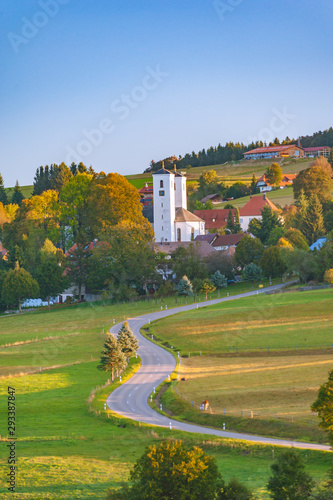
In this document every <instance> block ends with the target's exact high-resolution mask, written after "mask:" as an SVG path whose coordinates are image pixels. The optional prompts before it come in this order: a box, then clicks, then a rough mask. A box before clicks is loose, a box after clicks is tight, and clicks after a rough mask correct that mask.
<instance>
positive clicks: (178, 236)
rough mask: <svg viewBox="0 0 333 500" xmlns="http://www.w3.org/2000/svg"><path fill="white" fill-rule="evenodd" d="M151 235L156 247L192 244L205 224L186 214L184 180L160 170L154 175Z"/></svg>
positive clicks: (203, 231) (181, 176)
mask: <svg viewBox="0 0 333 500" xmlns="http://www.w3.org/2000/svg"><path fill="white" fill-rule="evenodd" d="M153 190H154V205H153V206H154V232H155V241H156V242H157V243H164V242H173V241H192V240H194V238H195V237H196V236H198V235H199V234H205V222H204V221H203V220H202V219H200V218H199V217H197V216H196V215H194V214H192V213H191V212H189V211H188V210H187V196H186V177H185V176H184V175H181V174H179V173H178V172H170V171H169V170H166V169H165V168H164V165H163V167H162V168H161V169H160V170H158V171H157V172H154V173H153Z"/></svg>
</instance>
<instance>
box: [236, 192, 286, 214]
mask: <svg viewBox="0 0 333 500" xmlns="http://www.w3.org/2000/svg"><path fill="white" fill-rule="evenodd" d="M265 206H268V207H270V208H271V209H272V210H278V208H277V207H276V206H275V205H274V203H272V202H271V201H270V200H269V199H268V198H267V196H265V195H263V196H261V195H260V196H253V197H252V198H251V199H250V200H249V201H248V202H247V203H246V205H244V207H243V208H241V209H240V211H239V214H240V216H241V217H242V216H245V217H246V216H250V217H256V216H258V215H261V210H262V209H263V208H264V207H265Z"/></svg>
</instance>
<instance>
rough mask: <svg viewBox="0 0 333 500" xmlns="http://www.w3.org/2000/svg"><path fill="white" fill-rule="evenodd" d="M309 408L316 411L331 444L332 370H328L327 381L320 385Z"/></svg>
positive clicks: (332, 408) (332, 437)
mask: <svg viewBox="0 0 333 500" xmlns="http://www.w3.org/2000/svg"><path fill="white" fill-rule="evenodd" d="M311 410H312V411H316V412H317V413H318V415H319V418H320V419H321V423H320V427H322V428H323V429H325V431H327V433H328V438H329V442H330V444H331V446H333V370H331V371H330V372H329V375H328V381H327V382H325V383H324V384H322V385H321V386H320V388H319V392H318V396H317V399H316V401H315V402H314V403H313V404H312V406H311Z"/></svg>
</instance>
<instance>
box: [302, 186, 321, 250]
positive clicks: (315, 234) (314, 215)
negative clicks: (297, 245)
mask: <svg viewBox="0 0 333 500" xmlns="http://www.w3.org/2000/svg"><path fill="white" fill-rule="evenodd" d="M302 226H303V233H304V235H305V236H306V238H307V240H308V241H309V243H310V244H311V243H314V242H315V241H316V240H317V239H318V238H320V237H321V236H323V234H325V226H324V216H323V207H322V205H321V203H320V201H319V199H318V196H317V195H316V194H313V195H312V196H311V197H310V199H309V205H308V209H307V212H306V217H305V219H304V220H303V224H302Z"/></svg>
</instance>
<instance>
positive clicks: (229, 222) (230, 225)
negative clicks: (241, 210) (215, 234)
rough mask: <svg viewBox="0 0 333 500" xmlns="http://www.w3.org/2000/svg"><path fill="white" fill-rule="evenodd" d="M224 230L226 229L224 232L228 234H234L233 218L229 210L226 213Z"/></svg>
mask: <svg viewBox="0 0 333 500" xmlns="http://www.w3.org/2000/svg"><path fill="white" fill-rule="evenodd" d="M225 228H226V230H228V231H229V233H234V232H235V224H234V216H233V215H232V211H231V210H229V212H228V220H227V225H226V227H225Z"/></svg>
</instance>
